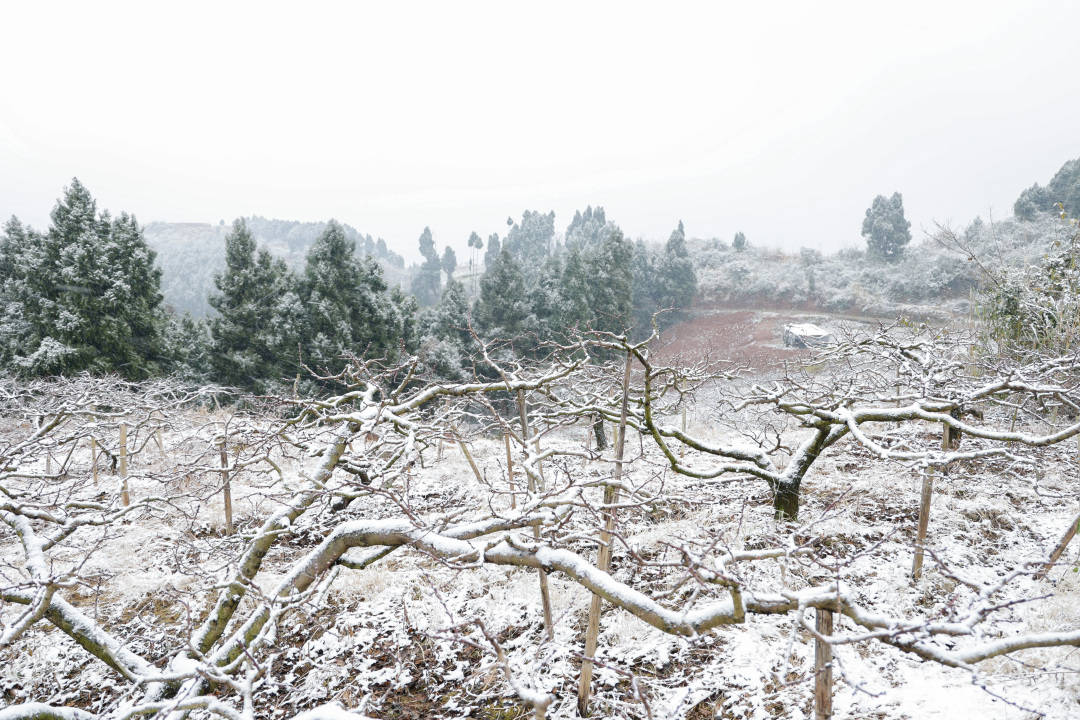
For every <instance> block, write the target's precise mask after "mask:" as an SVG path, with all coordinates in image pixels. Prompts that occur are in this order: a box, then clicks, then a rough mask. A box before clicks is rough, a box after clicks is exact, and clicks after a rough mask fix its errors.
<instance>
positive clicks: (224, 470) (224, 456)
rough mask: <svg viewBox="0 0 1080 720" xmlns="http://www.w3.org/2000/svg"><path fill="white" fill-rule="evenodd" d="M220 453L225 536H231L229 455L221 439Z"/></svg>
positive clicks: (223, 439)
mask: <svg viewBox="0 0 1080 720" xmlns="http://www.w3.org/2000/svg"><path fill="white" fill-rule="evenodd" d="M218 448H219V449H220V451H221V484H222V486H223V491H224V493H225V534H226V535H232V534H233V532H234V529H233V522H232V488H231V487H230V486H229V470H228V467H229V454H228V452H227V449H226V447H225V438H224V437H222V438H221V442H220V444H219V445H218Z"/></svg>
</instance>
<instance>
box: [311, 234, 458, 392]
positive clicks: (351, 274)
mask: <svg viewBox="0 0 1080 720" xmlns="http://www.w3.org/2000/svg"><path fill="white" fill-rule="evenodd" d="M436 258H437V256H436ZM302 298H303V302H304V307H305V309H306V323H305V339H304V356H305V360H306V361H308V363H309V364H310V365H311V366H312V367H315V368H319V369H327V370H331V371H336V370H337V368H338V366H340V365H342V364H343V360H342V356H343V355H345V354H347V353H352V354H355V355H357V356H361V357H368V358H374V357H389V356H393V355H394V354H395V353H396V350H397V348H398V344H399V341H400V338H399V332H401V328H400V327H399V325H398V318H397V315H396V312H395V308H394V305H393V303H392V301H391V298H390V296H388V294H387V286H386V282H385V281H384V280H383V276H382V268H380V267H379V264H378V263H377V262H376V261H375V259H374V258H373V257H366V258H364V259H363V260H359V259H357V257H356V253H355V243H353V242H352V241H351V240H349V239H348V238H347V237H346V236H345V233H344V231H343V229H342V227H341V225H339V224H338V223H337V222H335V221H330V223H329V224H328V225H327V226H326V229H325V230H324V231H323V233H322V234H321V235H320V236H319V237H318V239H316V240H315V243H314V244H313V245H312V246H311V249H310V250H309V251H308V256H307V266H306V267H305V269H304V280H303V283H302Z"/></svg>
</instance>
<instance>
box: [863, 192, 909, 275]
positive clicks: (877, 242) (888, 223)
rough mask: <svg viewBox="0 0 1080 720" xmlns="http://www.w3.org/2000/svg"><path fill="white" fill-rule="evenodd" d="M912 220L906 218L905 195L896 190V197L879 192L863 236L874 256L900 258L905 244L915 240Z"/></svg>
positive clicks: (890, 260)
mask: <svg viewBox="0 0 1080 720" xmlns="http://www.w3.org/2000/svg"><path fill="white" fill-rule="evenodd" d="M910 228H911V223H910V222H908V220H907V219H906V218H905V217H904V198H903V196H902V195H901V194H900V193H898V192H894V193H893V194H892V197H889V198H886V197H885V196H884V195H878V196H877V197H876V198H874V202H873V203H872V204H871V205H870V207H868V208H867V209H866V217H865V218H864V219H863V224H862V235H863V237H864V238H866V247H867V250H868V251H869V253H870V255H871V257H875V258H877V259H879V260H885V261H887V262H893V261H895V260H899V259H900V258H901V257H902V256H903V254H904V247H905V246H906V245H907V244H908V243H909V242H911V230H910Z"/></svg>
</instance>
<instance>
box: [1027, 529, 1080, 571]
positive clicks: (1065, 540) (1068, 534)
mask: <svg viewBox="0 0 1080 720" xmlns="http://www.w3.org/2000/svg"><path fill="white" fill-rule="evenodd" d="M1077 526H1080V515H1077V516H1076V517H1074V518H1073V519H1072V522H1071V523H1069V527H1068V528H1067V529H1066V530H1065V534H1064V535H1062V536H1061V540H1059V541H1058V544H1057V546H1056V547H1055V548H1054V552H1052V553H1050V562H1048V563H1046V564H1045V565H1043V567H1042V569H1041V570H1039V572H1038V573H1036V574H1035V579H1036V580H1042V579H1043V578H1044V577H1046V573H1048V572H1050V568H1052V567H1054V565H1056V564H1057V561H1058V560H1059V559H1061V555H1062V553H1064V552H1065V548H1066V547H1068V546H1069V542H1070V541H1071V540H1072V539H1073V537H1075V535H1076V530H1077Z"/></svg>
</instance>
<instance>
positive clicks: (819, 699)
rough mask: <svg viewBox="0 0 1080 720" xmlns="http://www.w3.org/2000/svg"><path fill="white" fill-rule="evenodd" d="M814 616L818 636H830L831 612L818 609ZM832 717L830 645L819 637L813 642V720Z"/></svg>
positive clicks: (831, 629)
mask: <svg viewBox="0 0 1080 720" xmlns="http://www.w3.org/2000/svg"><path fill="white" fill-rule="evenodd" d="M816 614H817V619H816V621H815V625H816V627H815V629H816V630H817V633H818V635H821V636H824V637H829V636H831V635H832V633H833V613H832V610H823V609H821V608H818V609H817V611H816ZM832 715H833V711H832V645H829V643H827V642H824V641H822V639H821V638H820V637H819V638H817V639H816V640H814V720H829V719H830V718H831V717H832Z"/></svg>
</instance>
